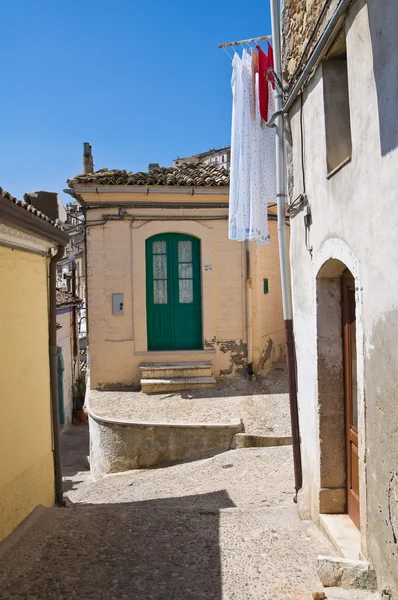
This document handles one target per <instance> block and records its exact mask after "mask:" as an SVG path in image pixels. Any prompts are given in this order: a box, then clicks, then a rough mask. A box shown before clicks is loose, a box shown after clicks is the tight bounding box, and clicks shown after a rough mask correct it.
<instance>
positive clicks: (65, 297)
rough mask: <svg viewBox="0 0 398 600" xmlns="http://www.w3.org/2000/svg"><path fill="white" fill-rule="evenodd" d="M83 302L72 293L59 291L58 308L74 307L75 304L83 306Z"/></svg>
mask: <svg viewBox="0 0 398 600" xmlns="http://www.w3.org/2000/svg"><path fill="white" fill-rule="evenodd" d="M81 303H82V300H80V298H78V297H77V296H74V295H73V294H71V293H70V292H64V291H63V290H57V306H58V307H60V306H72V305H74V304H81Z"/></svg>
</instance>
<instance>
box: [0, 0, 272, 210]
mask: <svg viewBox="0 0 398 600" xmlns="http://www.w3.org/2000/svg"><path fill="white" fill-rule="evenodd" d="M0 17H1V22H2V23H3V26H2V36H1V38H2V44H1V46H2V48H1V53H0V73H1V89H2V93H1V94H0V186H1V187H3V189H5V190H7V191H9V192H10V193H12V194H13V195H14V196H17V197H19V198H22V195H23V194H24V192H26V191H31V190H39V189H45V190H49V191H57V192H62V190H63V189H64V188H65V187H67V186H66V179H67V178H68V177H72V176H73V175H76V174H77V173H80V172H81V155H82V146H83V142H85V141H88V142H90V143H91V145H92V146H93V154H94V163H95V168H96V169H100V168H103V167H107V168H120V169H127V170H132V171H142V170H146V169H147V166H148V164H149V163H150V162H159V163H160V164H161V165H162V166H168V165H170V164H171V163H172V160H173V159H174V158H176V157H177V156H186V155H189V154H193V153H197V152H203V151H206V150H208V149H209V148H213V147H220V146H224V145H228V144H229V141H230V120H231V89H230V77H231V65H230V60H229V58H228V57H227V55H226V54H225V53H224V51H223V50H219V49H218V48H217V45H218V44H219V43H223V42H228V41H232V40H237V39H245V38H249V37H255V36H261V35H267V34H269V33H270V20H269V2H268V0H253V1H252V2H250V3H246V2H243V0H239V1H238V0H219V1H218V2H217V0H216V1H213V2H207V3H205V2H197V1H196V2H187V1H186V0H184V1H183V0H169V1H168V2H160V1H159V0H156V1H155V0H154V1H152V2H149V1H140V2H138V1H136V0H113V1H112V2H110V1H107V2H105V1H104V0H56V1H55V0H37V1H36V2H33V1H32V0H14V1H11V0H3V2H1V3H0ZM230 52H231V50H230ZM63 199H64V200H67V199H68V197H67V196H64V195H63Z"/></svg>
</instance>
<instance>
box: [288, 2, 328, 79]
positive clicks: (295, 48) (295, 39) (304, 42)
mask: <svg viewBox="0 0 398 600" xmlns="http://www.w3.org/2000/svg"><path fill="white" fill-rule="evenodd" d="M282 4H283V8H282V44H283V46H282V63H283V64H282V70H283V75H284V78H285V80H286V81H287V82H289V83H290V82H291V81H292V79H296V76H297V75H298V74H300V72H301V71H302V69H303V67H304V64H305V57H307V58H308V56H309V55H310V53H311V50H312V49H313V48H314V46H315V44H316V43H317V42H318V40H319V38H320V37H321V35H322V33H323V31H324V30H325V27H326V26H327V24H328V22H329V20H330V17H331V16H332V14H333V12H334V11H335V9H336V6H337V5H338V4H339V0H330V1H329V2H320V1H319V0H282ZM325 7H326V8H325Z"/></svg>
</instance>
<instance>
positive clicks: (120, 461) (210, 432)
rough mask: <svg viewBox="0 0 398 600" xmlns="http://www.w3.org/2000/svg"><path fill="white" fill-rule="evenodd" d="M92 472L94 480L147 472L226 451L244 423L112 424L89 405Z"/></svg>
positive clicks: (237, 421)
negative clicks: (104, 476) (94, 411)
mask: <svg viewBox="0 0 398 600" xmlns="http://www.w3.org/2000/svg"><path fill="white" fill-rule="evenodd" d="M88 411H89V425H90V472H91V475H92V476H93V477H102V476H103V475H108V474H109V473H120V472H122V471H130V470H131V469H148V468H150V467H155V466H162V465H167V464H170V463H174V462H177V461H182V460H194V459H199V458H205V457H206V456H209V455H213V454H218V453H221V452H227V450H229V449H230V448H231V446H232V441H233V438H234V435H235V434H236V433H238V432H239V431H241V430H242V423H241V422H240V421H239V420H236V421H235V422H226V423H224V424H223V423H219V424H215V423H213V424H210V423H197V424H189V423H184V422H181V423H172V424H170V423H163V424H162V423H157V424H155V423H133V422H130V423H129V422H126V421H124V422H116V421H114V422H111V421H109V420H106V419H102V418H101V417H98V416H97V415H95V414H93V412H92V411H91V408H90V405H89V406H88Z"/></svg>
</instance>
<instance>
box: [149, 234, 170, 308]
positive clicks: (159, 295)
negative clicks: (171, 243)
mask: <svg viewBox="0 0 398 600" xmlns="http://www.w3.org/2000/svg"><path fill="white" fill-rule="evenodd" d="M152 252H153V259H152V260H153V303H154V304H167V247H166V242H153V243H152Z"/></svg>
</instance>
